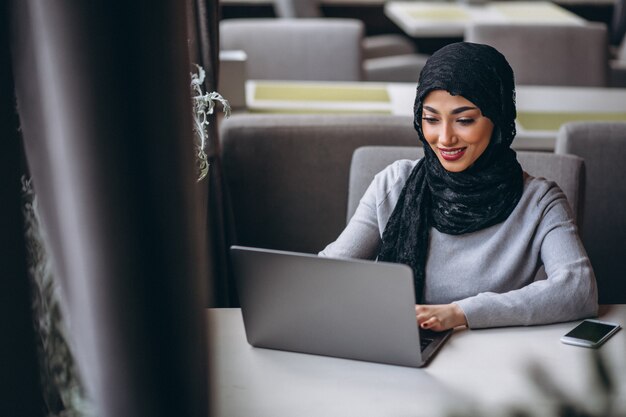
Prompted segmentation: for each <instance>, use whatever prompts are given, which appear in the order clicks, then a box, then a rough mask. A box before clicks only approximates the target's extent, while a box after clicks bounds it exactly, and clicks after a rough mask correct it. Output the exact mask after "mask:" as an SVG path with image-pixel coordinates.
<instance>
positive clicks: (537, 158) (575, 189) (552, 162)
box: [347, 146, 585, 221]
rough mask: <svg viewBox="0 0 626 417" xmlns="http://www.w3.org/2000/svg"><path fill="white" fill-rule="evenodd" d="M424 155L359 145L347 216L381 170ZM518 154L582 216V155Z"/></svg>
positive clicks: (524, 164)
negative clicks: (549, 182)
mask: <svg viewBox="0 0 626 417" xmlns="http://www.w3.org/2000/svg"><path fill="white" fill-rule="evenodd" d="M423 156H424V150H423V149H422V148H417V147H414V146H412V147H402V146H367V147H362V148H359V149H357V150H356V151H355V152H354V156H353V157H352V163H351V165H350V186H349V194H348V211H347V220H348V221H349V220H350V218H351V217H352V215H353V214H354V212H355V210H356V208H357V206H358V205H359V200H361V197H363V194H364V193H365V190H366V189H367V187H368V186H369V185H370V183H371V182H372V180H373V179H374V176H375V175H376V174H377V173H378V172H380V171H382V170H383V169H384V168H385V167H386V166H387V165H389V164H391V163H392V162H394V161H397V160H399V159H412V160H414V159H418V158H421V157H423ZM517 158H518V160H519V162H520V164H521V165H522V168H523V169H524V170H525V171H526V172H528V173H529V174H531V175H533V176H535V177H545V178H548V179H550V180H552V181H554V182H556V183H557V184H559V186H560V187H561V189H562V190H563V192H564V193H565V195H566V196H567V200H568V201H569V203H570V206H571V207H572V210H573V212H574V216H575V217H576V218H577V219H580V218H581V214H582V212H583V210H582V208H583V206H582V204H583V198H582V196H583V192H584V175H585V170H584V163H583V160H582V158H579V157H576V156H574V155H555V154H553V153H545V152H528V151H527V152H522V151H518V152H517Z"/></svg>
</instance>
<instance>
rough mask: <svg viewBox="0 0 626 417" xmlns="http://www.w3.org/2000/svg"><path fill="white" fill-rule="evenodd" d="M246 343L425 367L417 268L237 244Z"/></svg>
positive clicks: (436, 336) (440, 336)
mask: <svg viewBox="0 0 626 417" xmlns="http://www.w3.org/2000/svg"><path fill="white" fill-rule="evenodd" d="M231 255H232V261H233V271H234V276H235V279H236V284H237V289H238V294H239V301H240V304H241V309H242V314H243V320H244V326H245V330H246V337H247V339H248V343H250V344H251V345H252V346H256V347H264V348H271V349H279V350H287V351H293V352H302V353H312V354H318V355H326V356H334V357H340V358H347V359H356V360H363V361H370V362H380V363H386V364H392V365H403V366H412V367H419V366H423V365H424V364H425V363H426V361H427V360H428V358H429V357H430V356H431V355H432V354H433V353H434V352H435V351H436V350H437V349H438V348H439V346H440V345H441V344H442V343H443V341H444V340H445V339H446V338H447V337H448V336H449V334H450V332H442V333H435V332H430V335H429V337H430V338H432V339H433V342H432V343H430V345H429V347H428V348H427V349H426V350H424V351H423V352H421V351H420V331H419V328H418V326H417V323H416V320H415V296H414V287H413V273H412V271H411V269H410V268H409V267H408V266H406V265H401V264H392V263H384V262H373V261H365V260H355V259H334V258H324V257H318V256H316V255H311V254H302V253H294V252H285V251H276V250H268V249H260V248H247V247H241V246H233V247H232V248H231Z"/></svg>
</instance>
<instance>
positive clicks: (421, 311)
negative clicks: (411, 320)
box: [415, 304, 467, 332]
mask: <svg viewBox="0 0 626 417" xmlns="http://www.w3.org/2000/svg"><path fill="white" fill-rule="evenodd" d="M415 318H416V319H417V323H418V324H419V326H420V327H421V328H422V329H428V330H434V331H437V332H440V331H442V330H448V329H452V328H453V327H457V326H467V319H466V318H465V314H464V313H463V310H461V307H459V306H458V305H456V304H439V305H422V304H418V305H416V306H415Z"/></svg>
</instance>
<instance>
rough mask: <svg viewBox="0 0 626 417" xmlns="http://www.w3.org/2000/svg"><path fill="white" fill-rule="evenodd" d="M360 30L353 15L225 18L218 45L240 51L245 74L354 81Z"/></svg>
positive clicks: (359, 56) (358, 66)
mask: <svg viewBox="0 0 626 417" xmlns="http://www.w3.org/2000/svg"><path fill="white" fill-rule="evenodd" d="M364 30H365V29H364V26H363V23H362V22H360V21H359V20H356V19H331V18H328V19H298V20H292V19H272V18H269V19H256V18H250V19H226V20H222V21H221V22H220V49H221V50H242V51H244V52H245V53H246V55H247V66H246V72H247V76H248V78H250V79H273V80H318V81H360V80H362V78H363V76H362V71H363V69H362V66H361V63H362V52H361V42H362V40H363V33H364Z"/></svg>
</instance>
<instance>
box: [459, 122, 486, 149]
mask: <svg viewBox="0 0 626 417" xmlns="http://www.w3.org/2000/svg"><path fill="white" fill-rule="evenodd" d="M492 132H493V127H492V126H491V125H489V124H484V125H482V126H475V127H474V128H472V129H470V130H468V131H466V134H465V135H464V140H465V142H467V143H469V144H472V145H477V146H482V145H484V146H485V147H486V146H487V144H489V141H490V140H491V134H492Z"/></svg>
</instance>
